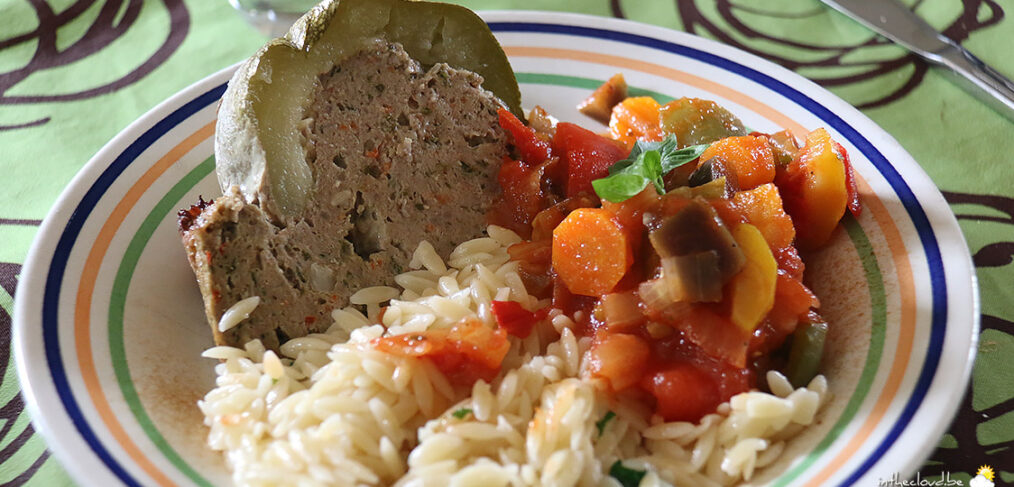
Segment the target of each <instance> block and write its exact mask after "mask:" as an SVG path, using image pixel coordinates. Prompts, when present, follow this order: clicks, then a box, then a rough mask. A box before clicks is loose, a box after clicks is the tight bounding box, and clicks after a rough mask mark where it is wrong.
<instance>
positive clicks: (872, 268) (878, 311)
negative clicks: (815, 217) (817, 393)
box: [771, 213, 887, 487]
mask: <svg viewBox="0 0 1014 487" xmlns="http://www.w3.org/2000/svg"><path fill="white" fill-rule="evenodd" d="M842 226H844V227H845V231H846V232H847V233H848V236H849V240H851V241H852V245H854V246H855V248H856V251H857V252H859V260H860V262H862V264H863V272H864V273H865V274H866V284H867V289H869V291H870V308H871V310H872V311H873V324H872V325H871V326H872V328H871V330H870V348H869V349H868V350H867V351H866V364H865V365H864V366H863V372H862V374H860V376H859V383H858V384H856V390H855V392H853V393H852V397H851V398H849V402H848V404H846V405H845V409H844V410H843V411H842V413H841V416H840V417H839V418H838V421H837V422H835V424H834V426H832V427H831V430H830V431H828V432H827V435H825V436H824V439H822V440H820V443H818V444H817V446H816V447H814V449H813V451H811V452H810V453H809V454H808V455H806V457H805V458H803V460H802V461H800V462H799V463H798V464H796V466H795V467H793V468H792V469H791V470H789V471H788V472H785V473H784V474H782V475H781V476H780V477H778V478H777V479H775V481H774V482H773V483H772V484H771V487H784V486H785V485H788V484H789V483H791V482H792V481H793V480H795V479H796V478H797V477H799V475H800V474H802V473H803V472H804V471H805V470H806V469H808V468H810V466H812V465H813V463H814V462H816V461H817V459H818V458H820V456H821V455H823V454H824V452H826V451H827V448H828V447H829V446H831V443H833V442H834V440H836V439H838V435H840V434H841V432H842V431H843V430H844V429H845V427H846V426H847V425H848V423H849V422H850V421H852V418H853V417H855V415H856V412H857V411H859V406H861V405H862V404H863V401H865V400H866V396H867V394H869V392H870V387H871V386H872V385H873V378H874V377H875V376H876V375H877V368H879V367H880V358H881V356H882V355H883V351H884V334H885V331H886V328H887V295H886V293H885V291H884V279H883V274H882V273H881V272H880V264H879V263H877V256H876V255H874V253H873V246H872V245H870V240H869V238H867V237H866V233H865V232H864V231H863V227H862V226H860V225H859V222H857V221H856V219H855V218H852V215H850V214H848V213H846V214H845V218H843V219H842Z"/></svg>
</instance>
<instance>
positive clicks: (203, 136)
mask: <svg viewBox="0 0 1014 487" xmlns="http://www.w3.org/2000/svg"><path fill="white" fill-rule="evenodd" d="M214 133H215V122H211V123H209V124H207V125H205V126H204V127H201V128H200V129H199V130H197V131H196V132H194V133H193V134H191V135H190V136H188V137H187V138H186V139H184V140H183V141H182V142H180V143H179V145H177V146H176V147H173V148H172V149H170V150H169V152H167V153H166V154H165V155H164V156H162V158H161V159H159V160H158V162H156V163H155V165H153V166H152V167H151V168H149V169H148V171H146V172H145V173H144V174H143V175H142V176H141V177H140V178H139V179H138V180H137V182H136V183H134V185H133V186H132V187H131V188H130V190H128V191H127V194H125V195H124V197H123V199H122V200H120V202H119V203H117V204H116V207H115V208H113V211H112V212H111V213H110V214H109V217H108V218H107V219H106V222H105V223H103V224H102V228H101V229H100V230H99V234H98V236H97V237H96V238H95V243H94V244H93V246H92V248H91V250H90V251H89V252H88V258H87V259H86V260H85V264H84V269H83V270H82V271H81V280H80V282H81V286H80V287H79V288H78V292H77V300H76V302H75V308H74V345H75V349H76V351H77V358H78V365H79V367H80V368H81V376H82V378H83V379H84V383H85V387H86V388H87V390H88V395H89V396H90V397H91V399H92V403H93V404H94V405H95V409H96V410H97V411H98V413H99V417H100V418H101V419H102V422H103V423H105V424H106V426H107V427H108V428H109V432H110V433H111V434H112V435H113V438H115V439H116V441H118V442H119V443H120V446H122V447H123V449H124V451H126V452H127V454H128V455H130V458H131V459H133V460H134V462H136V463H137V465H138V466H140V467H141V469H142V470H144V471H145V472H146V473H147V474H148V475H149V476H151V478H152V479H154V480H155V481H156V482H157V483H158V484H159V485H162V486H171V485H176V484H175V483H173V481H172V480H170V479H169V477H167V476H166V475H165V474H164V473H163V472H162V471H161V470H159V469H158V467H156V466H155V464H153V463H151V462H150V461H149V460H148V458H147V457H145V455H144V453H142V452H141V449H140V448H138V447H137V444H135V443H134V441H133V440H132V439H131V438H130V436H129V435H127V432H126V431H125V430H124V429H123V426H122V425H121V424H120V423H119V421H118V419H117V417H116V414H115V413H113V410H112V408H110V406H109V400H108V399H107V398H106V396H105V395H104V391H103V389H102V385H101V383H100V382H99V374H98V371H97V369H96V367H95V360H94V358H93V356H92V353H93V350H92V344H91V306H92V294H93V293H94V291H95V282H96V279H97V278H98V275H99V269H100V268H101V266H102V259H103V258H104V257H105V254H106V251H107V250H109V244H110V242H112V239H113V237H114V236H115V235H116V231H117V230H118V229H119V228H120V225H121V224H122V223H123V220H124V219H125V218H126V217H127V214H128V213H130V210H131V209H132V208H133V207H134V205H135V204H136V203H137V201H138V200H140V198H141V196H142V195H143V194H144V193H145V191H147V190H148V188H149V187H151V185H152V184H153V183H154V182H155V181H156V180H157V179H158V178H159V177H160V176H162V174H163V173H165V171H166V170H167V169H169V167H170V166H172V165H173V164H175V163H176V161H178V160H179V159H180V158H181V157H183V155H184V154H186V153H187V152H190V150H191V149H193V148H194V147H196V146H197V144H200V143H201V142H203V141H205V140H207V139H208V138H210V137H211V136H212V135H214Z"/></svg>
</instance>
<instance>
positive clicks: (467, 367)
mask: <svg viewBox="0 0 1014 487" xmlns="http://www.w3.org/2000/svg"><path fill="white" fill-rule="evenodd" d="M372 344H373V346H374V347H376V348H377V350H381V351H383V352H387V353H390V354H392V355H398V356H401V357H416V358H425V359H427V360H430V361H432V362H433V364H434V365H436V367H437V369H439V370H440V371H441V372H443V373H444V375H446V376H447V378H448V379H450V380H451V381H452V382H454V383H456V384H460V385H465V386H467V385H471V384H473V383H475V381H477V380H479V379H482V380H484V381H487V382H489V381H491V380H493V378H494V377H496V375H497V374H498V373H499V372H500V363H501V362H503V359H504V357H505V356H506V355H507V350H508V349H509V348H510V342H508V341H507V333H506V331H504V330H503V329H497V330H493V329H491V328H489V327H487V326H486V325H484V324H483V323H482V322H481V321H479V320H475V319H466V320H464V321H462V322H460V323H458V324H457V325H454V326H453V327H451V328H449V329H448V328H436V329H431V330H426V331H424V332H421V333H408V334H405V335H394V336H388V337H381V338H375V339H373V341H372Z"/></svg>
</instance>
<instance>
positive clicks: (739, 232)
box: [729, 223, 778, 333]
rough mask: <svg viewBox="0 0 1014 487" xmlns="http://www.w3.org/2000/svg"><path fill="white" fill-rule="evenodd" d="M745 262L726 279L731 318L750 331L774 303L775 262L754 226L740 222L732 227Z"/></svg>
mask: <svg viewBox="0 0 1014 487" xmlns="http://www.w3.org/2000/svg"><path fill="white" fill-rule="evenodd" d="M732 236H733V238H735V239H736V243H737V244H739V247H740V249H742V251H743V255H744V256H745V257H746V264H745V265H744V266H743V269H742V270H741V271H739V273H738V274H736V275H735V276H733V278H732V281H730V282H729V290H730V299H731V304H732V312H731V316H730V319H731V320H732V322H733V323H735V324H736V326H738V327H739V328H740V329H742V330H743V331H745V332H747V333H753V331H754V330H755V329H756V328H757V325H759V324H760V323H761V321H762V320H763V319H764V317H765V316H767V314H768V311H771V307H772V306H774V304H775V286H776V284H777V282H778V263H777V262H775V257H774V255H772V254H771V249H770V248H769V247H768V243H767V241H766V240H765V239H764V235H763V234H762V233H761V232H760V230H758V229H757V227H755V226H753V225H751V224H749V223H741V224H739V225H737V226H736V228H734V229H733V230H732Z"/></svg>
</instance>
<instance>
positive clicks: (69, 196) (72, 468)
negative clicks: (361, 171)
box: [12, 10, 981, 481]
mask: <svg viewBox="0 0 1014 487" xmlns="http://www.w3.org/2000/svg"><path fill="white" fill-rule="evenodd" d="M479 13H480V14H481V15H482V16H483V18H484V19H486V20H487V21H488V22H491V23H495V22H497V21H503V22H506V21H513V22H517V23H530V24H548V23H553V22H555V23H560V24H566V25H585V24H586V23H587V24H592V25H594V26H595V28H600V29H603V28H604V29H606V30H614V31H621V32H630V33H632V31H634V30H635V28H636V30H637V31H638V32H639V34H638V35H641V36H645V37H651V38H655V39H659V40H666V38H667V37H668V38H669V39H668V40H667V41H668V42H674V41H675V42H681V41H689V42H690V43H700V42H702V41H703V42H704V44H707V45H711V46H717V47H719V48H720V49H718V50H717V52H719V54H716V56H718V57H721V58H724V59H729V58H730V57H731V58H733V59H735V62H749V67H750V68H751V69H754V70H758V68H762V69H763V70H759V71H760V72H761V73H765V74H767V72H768V71H769V70H772V69H773V70H775V71H778V70H781V71H782V74H784V75H786V76H788V77H789V78H791V82H792V85H787V86H788V87H789V88H792V89H794V90H796V91H800V92H803V90H802V86H799V85H800V83H802V84H803V85H804V86H805V85H809V86H806V88H807V90H806V92H804V93H803V94H806V95H807V96H810V95H809V92H810V91H814V90H816V91H817V92H818V93H820V95H821V96H820V100H821V101H820V102H819V103H818V105H821V106H829V105H830V107H829V108H834V109H835V110H834V114H835V115H836V116H838V118H840V119H842V121H843V122H845V119H848V122H845V123H846V125H849V126H852V125H857V126H859V128H861V129H862V130H861V131H859V130H856V132H857V133H859V135H861V136H862V137H863V138H866V139H867V140H870V139H873V140H870V143H871V146H873V147H874V148H876V150H878V152H880V148H882V147H885V144H886V145H887V146H889V147H890V149H891V152H896V153H898V154H904V155H905V156H907V160H906V165H910V166H912V167H914V168H916V169H919V171H918V172H917V173H916V174H911V173H906V174H905V177H903V178H902V179H903V180H904V181H905V182H906V184H908V182H909V181H911V178H912V177H913V176H917V177H921V178H923V179H925V181H923V182H928V183H929V184H930V185H931V187H932V188H933V189H934V191H933V192H932V194H930V195H929V196H928V198H931V199H934V200H937V199H938V200H940V201H941V202H943V204H944V205H945V207H946V208H947V210H948V211H947V216H946V217H945V218H944V219H943V221H933V220H928V223H929V225H930V230H931V233H932V234H933V235H935V236H939V235H940V232H939V230H941V229H942V228H941V225H944V226H946V227H947V228H948V229H950V230H956V233H955V235H956V236H957V237H958V238H957V239H956V240H958V241H959V242H957V243H960V245H961V246H962V248H963V249H964V255H965V256H967V258H966V259H963V260H965V261H966V262H963V263H962V265H961V267H962V269H961V270H962V271H968V272H967V274H968V277H969V278H970V283H968V284H969V285H970V291H971V295H972V297H973V300H972V303H971V306H970V307H969V312H970V313H971V314H972V316H973V320H972V321H973V324H972V327H970V329H969V334H970V343H969V350H968V353H967V356H966V357H965V360H964V361H963V365H964V367H963V371H962V373H961V375H962V383H963V386H964V387H963V388H962V391H964V390H965V389H966V388H967V387H969V386H970V382H971V381H970V379H971V372H972V365H973V363H974V359H975V356H976V351H977V342H978V338H979V331H980V329H979V319H980V306H981V302H980V297H979V290H978V282H977V279H976V274H975V267H974V265H973V263H972V260H971V254H970V253H969V251H968V246H967V241H966V239H965V238H964V233H963V232H962V231H961V228H960V225H959V224H958V222H957V219H956V218H955V216H954V213H953V210H951V209H950V206H949V205H948V204H947V203H946V200H944V199H943V197H942V195H941V193H940V190H939V188H938V187H937V186H936V184H934V183H933V181H932V180H931V179H930V178H929V176H928V175H927V174H926V173H925V171H923V170H922V169H921V167H919V166H918V163H917V162H916V161H915V160H914V159H913V158H912V157H911V155H909V154H908V152H907V151H905V150H904V148H903V147H902V146H901V145H900V144H899V143H898V142H897V141H896V140H895V139H894V138H893V137H892V136H891V135H890V134H888V133H887V132H886V131H884V130H883V129H882V128H880V127H879V126H878V125H877V124H876V123H874V122H873V121H872V120H870V119H869V118H868V117H866V115H864V114H863V113H862V112H859V111H858V110H857V109H855V108H854V107H852V106H851V105H849V104H848V103H847V102H845V101H844V100H842V99H841V98H839V97H837V96H836V95H834V94H833V93H831V92H830V91H827V90H826V89H824V88H822V87H820V86H819V85H817V84H816V83H813V82H812V81H810V80H808V79H806V78H804V77H802V76H800V75H798V74H796V73H794V72H792V71H789V70H787V69H785V68H782V67H781V66H778V65H776V64H773V63H771V62H769V61H767V60H764V59H762V58H760V57H758V56H755V55H753V54H750V53H747V52H745V51H741V50H738V49H736V48H733V47H731V46H727V45H724V44H720V43H718V42H716V41H713V40H710V39H706V38H702V37H698V36H695V35H692V34H688V33H685V32H681V31H676V30H672V29H667V28H664V27H660V26H654V25H650V24H643V23H640V22H636V21H630V20H621V19H613V18H607V17H600V16H595V15H587V14H576V13H567V12H541V11H530V10H501V11H480V12H479ZM501 18H502V19H503V20H501ZM241 63H242V61H241V62H240V63H236V64H234V65H232V66H228V67H226V68H223V69H221V70H219V71H217V72H215V73H213V74H211V75H209V76H207V77H205V78H203V79H201V80H198V81H196V82H195V83H193V84H191V85H189V86H188V87H186V88H184V89H182V90H180V91H178V92H176V93H175V94H173V95H172V96H170V97H169V98H167V99H166V100H164V101H163V102H161V103H159V104H158V105H156V106H155V107H154V108H152V109H151V110H149V111H147V112H146V113H145V114H144V115H142V116H141V117H139V118H138V119H137V120H135V121H133V122H131V123H130V124H128V125H127V126H126V127H125V128H124V129H123V130H121V131H120V132H119V133H118V134H117V135H116V136H115V137H113V138H112V139H111V140H110V141H109V142H107V143H106V144H105V145H104V146H103V147H102V148H101V149H100V150H99V151H98V152H96V154H95V155H94V156H92V157H91V158H90V159H89V161H88V162H87V163H86V164H85V165H84V166H82V168H81V169H80V170H79V171H78V172H77V173H76V174H75V176H74V177H73V178H72V179H71V181H70V182H69V183H68V185H67V186H66V187H65V188H64V190H63V191H62V192H61V193H60V196H59V197H58V198H57V200H56V202H55V203H54V204H53V206H52V207H51V208H50V210H49V212H48V213H47V215H46V217H45V219H44V220H43V223H42V225H41V226H40V228H39V230H38V232H37V234H36V237H35V238H34V239H33V242H32V244H31V246H30V247H29V252H28V254H27V256H26V258H25V261H24V266H23V270H22V279H21V281H20V283H19V289H18V291H19V292H17V293H16V296H15V303H14V316H13V318H14V320H13V321H14V323H13V324H14V327H13V335H14V336H13V340H12V349H13V353H14V355H15V367H16V369H17V376H18V379H19V381H20V384H21V393H22V394H23V395H24V397H25V399H26V400H25V403H26V407H27V409H28V411H29V414H30V416H31V418H32V424H33V425H34V426H35V428H36V429H37V430H38V431H39V433H40V434H41V435H42V436H43V438H44V439H45V440H46V445H47V447H48V448H49V449H50V450H52V451H53V453H54V454H55V455H56V456H57V458H58V459H59V460H60V463H61V465H63V466H64V468H66V469H67V470H68V471H69V472H72V473H73V474H75V476H76V478H78V479H81V480H85V479H87V480H92V478H91V476H92V475H95V474H96V472H94V471H91V470H86V465H85V463H86V462H82V461H79V460H80V457H79V456H76V455H74V452H75V451H77V450H75V448H78V447H80V446H81V445H82V444H87V443H86V442H85V440H84V439H82V438H81V437H80V436H79V435H78V432H77V431H75V432H74V435H75V440H76V442H75V443H76V444H74V445H73V446H71V445H70V444H69V443H70V442H64V441H61V440H62V439H63V437H62V436H61V435H58V434H57V432H56V431H55V430H53V429H52V426H53V425H51V424H50V422H56V421H57V420H56V419H53V418H48V417H47V415H45V414H43V410H44V409H45V408H43V407H42V406H41V404H40V403H39V402H38V399H39V393H40V392H43V394H49V392H50V391H49V389H50V388H55V385H54V384H53V383H52V381H51V380H43V382H39V380H40V379H36V380H32V377H33V376H35V375H41V376H42V379H46V378H48V371H49V367H48V359H46V358H45V348H44V346H43V345H42V344H39V343H36V344H34V345H33V344H32V343H30V342H26V340H32V339H34V338H36V334H38V335H39V336H41V331H42V330H41V326H39V327H38V328H39V329H38V330H36V333H32V332H30V330H28V328H29V327H30V325H31V324H33V322H32V317H33V316H35V315H38V312H37V311H41V310H40V308H41V304H42V297H43V291H44V289H45V287H46V282H47V281H48V277H49V271H50V264H51V259H52V257H53V254H54V253H55V251H56V248H57V240H59V236H60V235H61V234H62V232H63V230H64V229H65V228H66V224H67V223H68V221H69V219H70V218H71V216H72V215H71V212H72V211H73V210H74V208H75V207H76V206H77V205H78V204H79V203H80V202H81V199H82V198H83V197H84V195H85V193H86V192H87V191H88V189H89V188H90V187H91V185H92V184H94V183H95V182H96V180H97V179H98V177H99V176H100V175H101V174H102V172H103V171H104V170H105V169H106V168H107V165H108V163H110V162H112V161H113V160H114V159H115V158H116V156H117V155H118V154H119V153H121V152H123V151H124V150H125V149H126V148H127V147H129V146H130V144H131V143H133V142H135V141H136V140H137V139H138V138H139V137H140V136H142V135H143V134H144V133H146V132H147V131H148V130H151V129H152V128H153V127H155V126H156V125H157V124H158V123H159V122H161V121H163V120H164V119H165V118H166V117H168V116H169V115H171V114H172V113H174V112H175V111H176V110H179V109H180V108H182V107H183V106H184V105H186V103H188V102H191V101H193V100H195V99H197V98H199V97H200V96H201V95H202V94H204V93H207V92H209V91H210V89H213V88H214V87H217V86H219V85H221V84H222V83H224V82H226V81H228V79H229V78H230V77H231V73H232V72H234V71H235V69H236V67H237V66H238V65H239V64H241ZM843 112H847V113H843ZM818 118H820V117H818ZM853 122H854V123H853ZM163 135H164V134H163ZM873 135H876V138H874V137H872V136H873ZM160 137H161V135H160ZM156 140H157V139H156ZM874 140H875V141H876V143H875V144H874V143H873V141H874ZM909 163H910V164H909ZM892 166H893V163H892ZM925 198H927V196H924V195H920V196H918V197H917V200H923V199H925ZM947 236H948V237H953V236H952V235H947ZM54 237H56V238H54ZM950 243H954V242H950ZM29 291H36V292H29ZM948 294H949V293H948ZM946 298H947V296H946V295H945V300H946ZM29 311H31V312H32V313H30V312H29ZM30 315H31V316H30ZM36 324H38V325H41V323H38V322H36ZM945 343H946V342H945ZM36 349H37V350H40V351H42V352H43V360H41V361H37V362H41V363H42V364H45V367H44V368H43V369H42V370H37V369H39V368H40V365H34V366H33V365H32V364H31V363H30V362H29V360H28V355H29V354H28V353H26V352H28V351H29V350H36ZM935 376H936V373H934V374H933V377H935ZM43 388H45V389H46V390H45V391H42V389H43ZM961 398H962V396H961V395H955V397H953V398H952V400H951V401H949V403H948V404H946V405H944V409H945V412H946V414H945V415H944V417H947V418H950V421H947V422H938V423H935V424H934V428H933V429H935V430H939V431H937V432H936V433H937V434H935V436H942V434H943V433H944V432H945V431H946V430H947V427H948V426H949V424H950V422H951V421H953V418H954V417H955V415H956V413H957V408H958V405H959V403H960V400H961ZM58 402H59V401H58ZM61 406H62V404H61ZM917 409H918V408H917ZM58 413H59V414H60V416H61V418H60V419H61V420H62V419H64V418H63V417H62V416H66V414H67V411H66V410H65V409H62V407H61V409H60V410H59V411H58ZM934 448H936V444H935V443H933V444H929V445H924V446H923V448H922V450H924V452H922V453H920V454H918V455H913V456H912V458H914V459H913V460H911V461H910V463H913V464H914V465H912V466H910V469H909V468H906V470H908V471H909V476H910V475H911V473H912V472H914V470H915V469H916V468H917V467H918V466H919V465H921V464H922V463H924V461H925V459H926V458H927V457H928V456H929V454H930V453H931V452H932V450H933V449H934ZM88 451H90V452H91V455H89V459H88V461H95V460H96V459H97V458H96V457H95V455H96V452H95V451H94V450H92V449H90V448H89V449H88ZM98 464H99V465H100V466H101V467H102V468H103V470H104V472H103V473H104V474H107V475H108V474H110V473H111V472H110V471H109V466H108V465H107V464H106V463H105V462H99V463H98ZM112 478H113V479H115V480H117V481H119V478H117V477H116V476H112Z"/></svg>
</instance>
